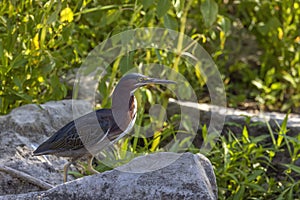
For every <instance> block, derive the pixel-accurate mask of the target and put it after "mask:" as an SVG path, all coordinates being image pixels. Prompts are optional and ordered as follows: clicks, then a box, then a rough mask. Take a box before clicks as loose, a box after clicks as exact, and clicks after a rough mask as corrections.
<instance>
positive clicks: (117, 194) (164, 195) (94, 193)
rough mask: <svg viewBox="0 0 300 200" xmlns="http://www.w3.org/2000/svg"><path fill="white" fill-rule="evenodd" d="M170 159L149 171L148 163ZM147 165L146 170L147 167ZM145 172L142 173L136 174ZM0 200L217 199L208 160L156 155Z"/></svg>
mask: <svg viewBox="0 0 300 200" xmlns="http://www.w3.org/2000/svg"><path fill="white" fill-rule="evenodd" d="M166 160H174V162H172V163H171V164H169V165H167V166H166V167H164V168H161V169H157V170H154V171H149V169H152V167H151V164H153V161H155V163H164V162H165V161H166ZM149 166H150V167H149ZM142 171H148V172H145V173H136V172H142ZM0 199H7V200H10V199H11V200H14V199H28V200H29V199H51V200H52V199H202V200H206V199H217V186H216V180H215V176H214V172H213V169H212V166H211V164H210V162H209V160H208V159H207V158H206V157H204V156H203V155H201V154H196V155H194V154H191V153H184V154H175V153H156V154H150V155H147V156H142V157H138V158H135V159H133V160H132V161H131V162H129V163H128V164H126V165H124V166H122V167H119V168H116V169H114V170H111V171H107V172H105V173H102V174H97V175H93V176H86V177H84V178H81V179H77V180H74V181H71V182H68V183H66V184H61V185H58V186H56V187H55V188H52V189H50V190H47V191H43V192H32V193H28V194H22V195H18V196H16V195H9V196H3V197H2V198H1V197H0Z"/></svg>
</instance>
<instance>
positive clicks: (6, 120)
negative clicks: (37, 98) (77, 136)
mask: <svg viewBox="0 0 300 200" xmlns="http://www.w3.org/2000/svg"><path fill="white" fill-rule="evenodd" d="M72 103H73V105H72ZM72 106H73V108H76V110H77V111H78V112H79V114H81V115H82V114H85V113H86V112H88V111H89V104H88V103H87V102H85V101H72V100H64V101H59V102H48V103H46V104H43V105H40V106H38V105H34V104H29V105H25V106H22V107H19V108H16V109H14V110H12V112H11V113H10V114H8V115H5V116H0V163H1V165H5V166H7V167H10V168H12V169H15V170H18V171H21V172H24V173H26V174H29V175H31V176H34V177H37V178H39V179H41V180H42V181H45V182H47V183H50V184H53V185H56V184H60V183H62V173H61V170H62V169H63V165H64V164H65V162H66V159H63V158H57V157H55V156H45V157H44V156H37V157H33V156H32V151H33V150H34V149H35V148H36V147H37V146H38V145H39V144H41V143H42V142H43V141H44V140H46V139H47V138H48V137H49V136H50V135H52V134H53V133H54V132H55V131H57V130H58V129H59V128H61V127H62V126H63V125H65V124H66V123H68V122H69V121H71V120H72V119H73V112H72ZM39 190H41V188H39V187H37V186H36V185H33V184H30V183H27V182H24V181H23V180H20V179H18V178H15V177H12V176H11V175H9V174H7V173H5V172H3V171H1V170H0V195H4V194H18V193H25V192H31V191H39Z"/></svg>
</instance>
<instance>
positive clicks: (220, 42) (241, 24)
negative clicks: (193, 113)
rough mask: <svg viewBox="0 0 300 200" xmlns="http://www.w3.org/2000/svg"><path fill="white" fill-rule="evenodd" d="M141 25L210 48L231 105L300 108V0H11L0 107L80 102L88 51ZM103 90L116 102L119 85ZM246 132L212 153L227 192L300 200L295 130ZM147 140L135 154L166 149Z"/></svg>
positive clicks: (0, 40) (201, 93)
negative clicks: (76, 87) (75, 98)
mask: <svg viewBox="0 0 300 200" xmlns="http://www.w3.org/2000/svg"><path fill="white" fill-rule="evenodd" d="M140 27H164V28H169V29H173V30H176V31H179V32H181V33H185V34H186V35H188V36H189V37H191V38H193V39H194V40H196V41H197V42H198V43H199V44H201V45H202V46H203V47H204V48H205V49H206V51H207V52H208V53H209V54H210V55H211V57H212V58H213V60H214V62H215V63H216V64H217V66H218V68H219V71H220V73H221V76H222V80H223V82H224V85H225V89H226V94H227V103H228V106H229V107H234V108H241V109H251V110H253V109H254V110H270V111H280V112H287V111H289V110H290V111H292V112H294V113H300V109H299V108H300V101H299V100H300V87H299V82H300V2H299V1H298V0H281V1H277V0H257V1H255V0H241V1H233V0H223V1H222V0H199V1H183V0H141V1H100V0H99V1H97V0H93V1H92V0H84V1H75V0H67V1H54V0H43V1H30V0H25V1H18V0H3V1H1V2H0V113H1V114H7V113H9V111H10V110H11V109H13V108H15V107H19V106H21V105H24V104H28V103H38V104H40V103H44V102H47V101H50V100H60V99H64V98H71V94H72V84H70V79H72V77H73V76H72V74H74V73H75V71H76V68H79V67H80V65H81V63H82V62H83V61H84V59H85V58H86V56H87V55H88V53H89V52H90V51H91V50H92V49H93V48H94V47H96V46H97V45H98V44H99V43H100V42H102V41H103V40H105V39H107V38H109V37H110V36H112V35H115V34H117V33H120V32H122V31H125V30H129V29H133V28H140ZM150 53H151V52H150ZM161 58H162V59H161ZM174 59H175V56H174V55H173V56H168V55H167V56H161V57H160V59H158V58H157V57H155V56H153V60H152V62H153V63H161V64H167V63H173V62H174ZM121 62H124V63H127V64H130V65H131V67H134V66H137V65H138V64H139V63H140V62H143V57H142V55H141V54H138V55H136V54H135V53H133V54H131V55H128V57H126V58H125V59H123V60H121ZM124 63H123V64H124ZM169 65H170V64H169ZM177 65H178V71H179V72H180V73H182V74H184V75H186V76H189V77H191V78H190V80H189V81H190V83H191V84H192V86H194V90H195V91H196V93H197V95H198V99H199V101H200V102H209V98H208V96H209V94H208V93H207V91H206V89H205V86H204V84H203V83H201V81H200V80H199V78H197V76H196V74H195V71H191V70H187V69H186V68H185V65H184V63H183V62H179V63H177ZM111 72H112V74H113V75H111V74H108V75H107V76H106V77H104V81H106V80H110V81H111V83H115V82H116V81H117V78H118V77H120V74H122V73H123V71H121V70H120V69H117V71H115V72H114V71H113V70H112V71H111ZM199 82H200V83H199ZM112 85H113V84H110V86H112ZM101 86H102V89H103V91H106V92H104V93H105V94H106V96H107V97H106V98H104V99H107V98H108V95H109V92H107V91H110V90H111V88H107V87H106V86H105V85H103V84H102V85H100V87H101ZM103 87H104V88H103ZM148 95H149V94H148ZM140 98H145V96H141V97H140ZM106 103H107V102H106V101H105V103H104V105H103V104H102V106H107V105H105V104H106ZM150 103H151V102H150ZM170 126H171V125H170ZM169 128H170V127H169ZM242 129H243V132H242V133H240V134H239V135H240V136H236V135H235V133H230V134H229V136H227V137H222V138H221V139H220V141H219V145H217V146H216V147H215V149H214V150H213V151H212V152H211V153H210V155H208V156H209V157H210V159H211V160H212V162H213V164H214V166H215V171H216V175H217V179H218V184H219V198H220V199H227V198H230V199H246V198H247V199H257V198H258V199H274V198H278V199H287V198H289V199H295V198H299V192H298V191H299V184H300V183H299V173H300V169H299V166H297V165H295V161H297V159H299V149H300V147H299V136H298V137H288V136H286V132H287V130H286V127H285V125H284V124H283V125H281V127H278V131H277V132H273V131H272V130H270V131H269V132H267V133H261V135H262V136H261V137H255V138H252V137H251V136H249V135H248V132H247V127H246V126H245V127H242ZM170 130H171V129H167V128H166V129H165V130H164V131H162V133H166V132H167V134H170ZM202 130H205V128H204V129H202ZM204 132H205V131H204ZM274 135H275V136H274ZM268 138H272V140H271V142H268V141H269V140H267V139H268ZM145 143H146V145H145V144H144V145H145V146H146V147H144V148H138V147H137V142H136V141H135V142H134V148H133V151H139V150H143V151H149V150H151V151H155V150H157V149H158V148H159V145H157V144H155V145H153V144H154V143H157V141H156V142H153V141H152V143H151V142H150V143H149V144H148V145H147V141H146V140H145ZM148 147H149V148H148ZM189 150H191V151H194V152H197V150H195V149H189ZM282 151H288V156H289V158H288V159H287V160H288V161H287V162H286V163H282V166H284V167H285V168H284V170H283V171H282V176H280V177H277V173H278V171H276V168H275V167H274V161H273V158H274V157H276V153H277V152H282ZM293 173H294V174H293ZM295 177H296V178H295Z"/></svg>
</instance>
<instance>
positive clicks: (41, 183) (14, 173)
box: [0, 165, 53, 190]
mask: <svg viewBox="0 0 300 200" xmlns="http://www.w3.org/2000/svg"><path fill="white" fill-rule="evenodd" d="M0 171H3V172H5V173H7V174H10V175H11V176H14V177H16V178H20V179H22V180H25V181H27V182H29V183H31V184H34V185H36V186H38V187H40V188H42V189H46V190H49V189H51V188H53V185H51V184H49V183H46V182H44V181H42V180H40V179H37V178H35V177H33V176H30V175H28V174H25V173H24V172H21V171H18V170H16V169H13V168H10V167H7V166H3V165H0Z"/></svg>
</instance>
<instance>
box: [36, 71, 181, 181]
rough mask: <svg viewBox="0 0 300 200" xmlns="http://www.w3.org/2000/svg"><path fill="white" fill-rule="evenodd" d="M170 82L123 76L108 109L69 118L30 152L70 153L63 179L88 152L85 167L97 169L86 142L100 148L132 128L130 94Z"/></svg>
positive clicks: (133, 106) (134, 107)
mask: <svg viewBox="0 0 300 200" xmlns="http://www.w3.org/2000/svg"><path fill="white" fill-rule="evenodd" d="M174 83H175V82H174V81H170V80H161V79H155V78H149V77H147V76H144V75H142V74H138V73H132V74H128V75H126V76H124V77H123V78H121V80H120V81H119V83H118V84H117V86H116V88H115V90H114V92H113V94H112V107H111V109H99V110H96V111H94V112H91V113H88V114H86V115H84V116H82V117H79V118H78V119H75V120H73V121H71V122H69V123H68V124H67V125H65V126H64V127H62V128H61V129H59V130H58V131H57V132H56V133H54V134H53V135H52V136H51V137H50V138H49V139H47V140H46V141H45V142H44V143H42V144H41V145H40V146H39V147H38V148H37V149H36V150H35V151H34V152H33V155H35V156H40V155H47V154H53V155H56V156H61V157H70V158H71V160H70V161H69V162H68V163H67V164H66V165H65V166H64V182H66V181H67V172H68V169H69V166H70V165H71V164H74V163H75V161H76V160H78V159H79V158H81V157H83V156H89V162H88V169H89V170H90V171H91V172H92V173H98V172H97V171H96V170H94V169H93V167H92V161H93V158H94V157H93V155H92V154H93V153H91V151H90V149H89V148H88V146H87V143H91V142H92V143H93V144H94V146H97V147H96V150H97V152H100V151H101V150H102V149H103V148H104V147H105V146H106V145H108V143H109V144H113V143H115V142H116V141H118V140H119V139H121V138H122V137H123V136H125V135H126V134H127V133H128V132H129V131H130V130H131V129H132V127H133V125H134V123H135V120H136V111H137V103H136V99H135V97H134V92H135V90H136V89H138V88H139V87H142V86H145V85H148V84H174ZM91 132H93V133H92V134H91ZM87 138H89V139H87ZM103 141H104V142H103ZM107 141H109V142H107ZM95 144H96V145H95ZM94 153H95V152H94Z"/></svg>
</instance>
